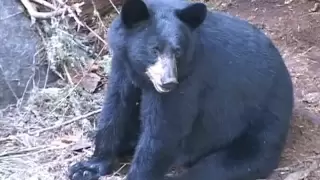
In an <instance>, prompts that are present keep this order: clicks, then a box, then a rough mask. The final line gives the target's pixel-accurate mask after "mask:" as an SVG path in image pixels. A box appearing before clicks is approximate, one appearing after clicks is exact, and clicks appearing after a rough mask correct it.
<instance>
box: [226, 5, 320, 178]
mask: <svg viewBox="0 0 320 180" xmlns="http://www.w3.org/2000/svg"><path fill="white" fill-rule="evenodd" d="M287 2H289V1H287ZM316 4H317V2H315V1H295V0H293V1H292V2H289V3H288V4H285V3H284V1H277V0H252V1H248V0H234V1H232V2H231V3H229V4H228V6H227V8H225V10H226V11H227V12H229V13H230V14H232V15H236V16H238V17H240V18H243V19H246V20H249V21H250V22H251V23H253V24H256V25H257V26H258V27H260V28H261V29H262V30H263V31H264V32H266V34H267V35H268V36H269V37H271V38H272V39H273V41H274V43H275V44H276V45H277V46H278V48H279V49H280V51H281V53H282V55H283V57H284V59H285V62H286V64H287V66H288V68H289V70H290V73H291V75H292V79H293V82H294V85H295V96H296V109H295V116H294V118H293V123H292V128H291V131H290V134H289V138H288V143H287V148H286V150H285V153H284V154H283V158H282V162H281V165H280V167H279V169H278V170H277V171H276V172H275V173H274V175H272V176H271V177H270V179H272V180H282V179H285V180H298V179H299V180H300V179H306V180H319V179H320V168H319V166H320V127H319V123H320V120H319V119H320V115H319V114H320V106H319V105H320V13H319V12H313V11H317V10H318V9H319V8H318V9H317V8H315V7H317V6H318V5H316ZM286 178H287V179H286Z"/></svg>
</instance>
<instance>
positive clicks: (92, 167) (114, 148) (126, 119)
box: [69, 59, 141, 180]
mask: <svg viewBox="0 0 320 180" xmlns="http://www.w3.org/2000/svg"><path fill="white" fill-rule="evenodd" d="M120 62H121V61H120V60H118V59H117V60H113V64H112V72H111V75H110V79H109V84H108V89H107V94H106V100H105V103H104V105H103V109H102V113H101V115H100V119H99V124H98V130H97V133H96V136H95V150H94V154H93V156H92V157H91V158H89V160H86V161H81V162H78V163H76V164H74V165H72V166H71V167H70V169H69V178H70V179H71V180H97V179H98V178H99V177H100V176H103V175H107V174H110V173H111V172H112V171H113V167H112V165H113V162H114V160H115V159H116V158H117V156H118V155H119V154H121V153H122V151H125V150H126V149H124V147H128V146H129V143H130V141H129V140H131V138H132V136H133V134H138V133H139V129H138V128H136V127H139V126H140V124H139V118H138V116H139V106H137V102H139V101H140V94H141V92H140V89H138V88H136V87H135V86H134V85H133V84H132V82H131V81H130V80H129V78H127V76H126V73H125V72H124V68H123V67H122V66H120V65H119V64H120ZM129 136H130V137H129Z"/></svg>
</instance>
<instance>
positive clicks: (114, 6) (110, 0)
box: [109, 0, 120, 14]
mask: <svg viewBox="0 0 320 180" xmlns="http://www.w3.org/2000/svg"><path fill="white" fill-rule="evenodd" d="M109 2H110V4H111V5H112V7H113V8H114V9H115V10H116V11H117V13H118V14H120V11H119V10H118V9H117V7H116V5H114V3H113V2H112V0H109Z"/></svg>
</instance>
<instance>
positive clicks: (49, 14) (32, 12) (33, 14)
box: [20, 0, 66, 23]
mask: <svg viewBox="0 0 320 180" xmlns="http://www.w3.org/2000/svg"><path fill="white" fill-rule="evenodd" d="M20 1H21V3H22V4H23V5H24V7H25V8H26V9H27V11H28V13H29V14H30V16H31V20H32V23H34V22H35V19H36V18H39V19H47V18H51V17H53V16H57V15H60V14H62V13H63V12H65V11H66V9H65V8H62V9H58V10H56V11H52V12H38V11H36V10H35V9H34V7H33V6H32V4H31V2H30V1H29V0H20Z"/></svg>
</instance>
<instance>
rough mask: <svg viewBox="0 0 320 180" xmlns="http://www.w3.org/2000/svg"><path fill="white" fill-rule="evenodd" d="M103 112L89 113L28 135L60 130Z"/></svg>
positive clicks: (99, 110)
mask: <svg viewBox="0 0 320 180" xmlns="http://www.w3.org/2000/svg"><path fill="white" fill-rule="evenodd" d="M101 110H102V109H98V110H95V111H92V112H89V113H87V114H84V115H81V116H78V117H75V118H73V119H71V120H69V121H65V122H63V123H61V124H57V125H54V126H51V127H47V128H44V129H40V130H37V131H33V132H30V133H28V134H30V135H37V134H40V133H43V132H45V131H48V130H52V129H56V128H59V127H62V126H65V125H68V124H71V123H73V122H76V121H79V120H81V119H84V118H87V117H90V116H92V115H94V114H97V113H100V112H101Z"/></svg>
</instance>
